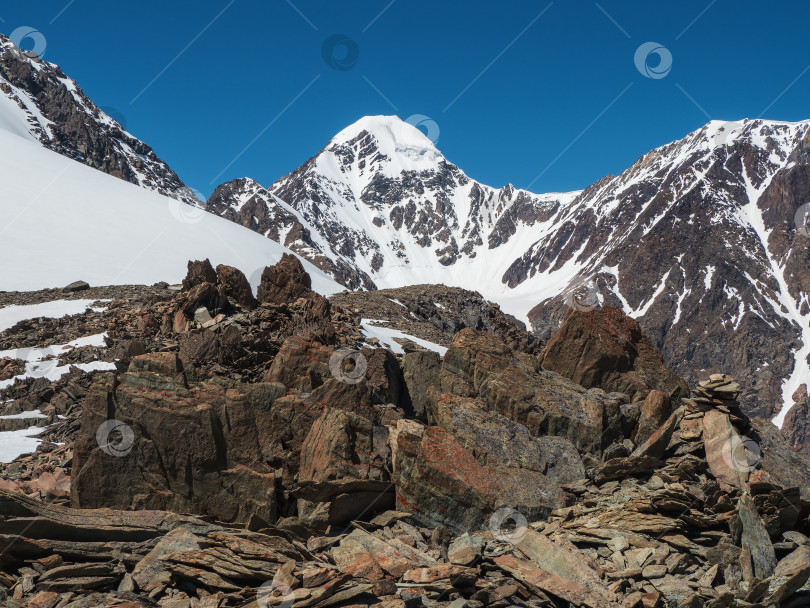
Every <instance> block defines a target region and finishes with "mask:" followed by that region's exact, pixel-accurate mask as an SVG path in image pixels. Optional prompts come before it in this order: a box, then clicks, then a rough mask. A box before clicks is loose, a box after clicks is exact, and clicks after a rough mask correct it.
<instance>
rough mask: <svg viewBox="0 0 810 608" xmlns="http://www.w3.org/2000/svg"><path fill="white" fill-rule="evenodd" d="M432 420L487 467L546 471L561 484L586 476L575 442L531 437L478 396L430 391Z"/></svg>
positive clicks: (560, 438) (429, 408)
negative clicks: (487, 405)
mask: <svg viewBox="0 0 810 608" xmlns="http://www.w3.org/2000/svg"><path fill="white" fill-rule="evenodd" d="M428 414H429V420H430V421H431V422H432V423H433V424H436V425H437V426H440V427H442V428H443V429H444V430H445V431H447V432H448V433H450V434H451V435H453V437H454V438H455V439H456V440H457V441H459V443H461V445H463V446H464V447H465V448H466V449H467V450H468V451H469V452H470V453H472V454H474V455H475V457H476V459H477V460H478V461H479V462H480V463H481V464H482V465H484V466H488V465H493V466H505V467H516V468H519V469H527V470H530V471H536V472H538V473H543V474H544V475H545V476H546V477H548V478H549V479H550V480H552V481H554V482H556V483H559V484H566V483H574V482H576V481H579V480H581V479H583V478H584V477H585V467H584V465H583V464H582V459H581V458H580V455H579V452H577V449H576V448H575V447H574V445H573V444H572V443H571V442H570V441H568V440H566V439H563V438H562V437H548V436H541V437H532V436H531V434H530V433H529V431H528V429H527V428H526V427H525V426H523V425H522V424H519V423H517V422H513V421H512V420H510V419H509V418H505V417H504V416H501V415H500V414H497V413H495V412H489V411H487V410H486V407H485V406H484V405H483V403H481V401H479V400H477V399H470V398H463V397H457V396H455V395H448V394H445V395H439V394H438V391H437V390H436V389H435V388H432V389H431V390H430V391H429V392H428Z"/></svg>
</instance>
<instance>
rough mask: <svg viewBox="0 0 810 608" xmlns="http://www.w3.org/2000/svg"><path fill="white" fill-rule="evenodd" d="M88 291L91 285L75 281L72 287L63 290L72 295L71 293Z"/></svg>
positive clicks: (67, 286) (66, 286)
mask: <svg viewBox="0 0 810 608" xmlns="http://www.w3.org/2000/svg"><path fill="white" fill-rule="evenodd" d="M87 289H90V285H89V283H87V282H86V281H74V282H73V283H71V284H70V285H65V286H64V287H63V288H62V291H66V292H69V293H70V292H75V291H85V290H87Z"/></svg>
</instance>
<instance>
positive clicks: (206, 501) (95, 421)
mask: <svg viewBox="0 0 810 608" xmlns="http://www.w3.org/2000/svg"><path fill="white" fill-rule="evenodd" d="M164 354H166V355H171V357H172V358H174V360H176V355H174V354H173V353H164ZM153 358H154V356H153V355H143V356H142V357H136V358H135V359H134V360H133V362H132V364H131V366H130V369H131V371H130V372H128V373H126V374H123V375H122V376H121V378H120V384H117V385H116V386H113V385H110V384H108V383H106V382H104V381H103V380H102V381H99V382H98V383H96V385H94V387H93V388H92V389H91V391H90V393H89V394H88V396H87V398H86V399H85V402H84V408H83V412H82V425H81V428H80V430H79V434H78V436H77V438H76V443H75V453H74V458H73V472H72V484H71V500H72V503H73V504H74V505H75V506H77V507H83V508H86V507H99V506H111V507H122V508H140V509H145V508H156V509H163V510H174V511H181V512H196V513H204V514H210V515H213V516H215V517H217V518H218V519H219V520H221V521H241V522H246V521H247V520H248V519H249V518H250V516H251V515H253V514H256V515H258V516H259V517H261V518H262V519H264V520H265V521H270V522H272V521H274V520H275V516H276V498H275V481H274V475H273V472H272V469H270V468H269V467H267V465H265V464H264V463H262V462H261V461H259V460H258V459H257V456H258V455H259V454H260V451H261V450H260V447H259V439H258V434H257V426H256V420H255V416H254V414H253V411H252V408H251V407H250V405H249V403H248V402H247V400H246V398H245V396H244V395H243V394H240V393H238V392H236V391H233V390H231V391H226V390H225V389H223V388H222V387H221V386H217V385H215V384H204V385H201V386H199V387H194V388H192V389H186V388H185V387H184V386H183V385H182V384H180V383H178V376H177V375H173V376H168V375H161V373H160V371H145V370H146V369H147V367H150V368H151V369H157V370H164V371H165V372H167V373H168V372H170V371H172V370H171V364H170V363H166V362H164V361H162V360H161V366H159V367H156V366H155V365H154V362H153V360H152V359H153ZM155 377H157V381H156V379H155ZM113 420H114V422H110V421H113ZM111 429H120V431H118V432H121V434H122V440H121V442H120V443H119V444H117V445H113V444H110V445H109V446H108V445H107V444H106V442H105V441H100V440H99V437H102V435H104V434H105V433H106V434H110V433H111V432H115V431H111ZM100 434H101V435H100ZM103 438H104V437H102V439H103Z"/></svg>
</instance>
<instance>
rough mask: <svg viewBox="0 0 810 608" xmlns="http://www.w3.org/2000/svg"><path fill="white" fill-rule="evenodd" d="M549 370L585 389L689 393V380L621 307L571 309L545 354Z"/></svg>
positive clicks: (635, 396)
mask: <svg viewBox="0 0 810 608" xmlns="http://www.w3.org/2000/svg"><path fill="white" fill-rule="evenodd" d="M540 360H541V363H542V365H543V367H544V368H545V369H549V370H552V371H555V372H557V373H559V374H560V375H562V376H565V377H566V378H569V379H571V380H573V381H574V382H576V383H577V384H580V385H582V386H584V387H586V388H591V387H599V388H602V389H604V390H605V391H607V392H611V391H619V392H622V393H626V394H627V395H629V396H630V397H631V399H632V400H633V401H639V400H643V399H644V398H645V397H646V396H647V394H648V393H649V392H650V390H653V389H655V390H660V391H662V392H664V393H666V394H667V395H669V396H670V397H673V398H677V397H685V396H687V395H688V393H689V390H688V388H687V386H686V383H685V382H684V381H683V380H682V379H680V378H678V377H677V376H676V375H675V374H673V373H672V372H671V371H670V370H669V369H668V368H667V367H665V366H664V362H663V359H662V357H661V353H660V352H659V351H658V349H657V348H655V347H654V346H653V345H652V344H651V343H650V340H649V338H647V336H646V335H645V334H644V333H643V332H642V331H641V328H640V327H639V325H638V323H637V322H636V321H635V320H633V319H631V318H630V317H628V316H627V315H625V314H624V313H623V312H622V311H621V310H620V309H618V308H609V307H605V308H600V309H597V310H592V311H588V312H584V311H579V310H574V309H572V310H571V311H570V312H569V313H568V316H567V317H566V319H565V322H564V323H563V325H562V327H560V329H559V331H557V333H556V334H554V335H553V336H552V337H551V338H550V339H549V341H548V344H546V347H545V348H544V349H543V352H542V353H541V355H540Z"/></svg>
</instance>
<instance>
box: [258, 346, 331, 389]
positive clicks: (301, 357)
mask: <svg viewBox="0 0 810 608" xmlns="http://www.w3.org/2000/svg"><path fill="white" fill-rule="evenodd" d="M333 352H334V350H333V349H332V348H329V347H327V346H325V345H324V344H322V343H320V342H317V341H308V340H304V339H303V338H301V337H299V336H290V337H289V338H287V339H286V340H285V341H284V343H283V344H282V345H281V349H280V350H279V351H278V354H277V355H276V357H275V359H273V363H272V364H271V365H270V369H268V370H267V374H265V377H264V381H265V382H280V383H281V384H283V385H284V386H286V387H287V388H291V389H295V390H299V391H302V392H305V393H309V392H312V390H313V389H315V388H317V387H319V386H320V385H321V384H323V383H324V382H325V381H326V380H328V379H329V378H331V377H332V371H331V369H330V368H329V360H330V358H331V356H332V354H333Z"/></svg>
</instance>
